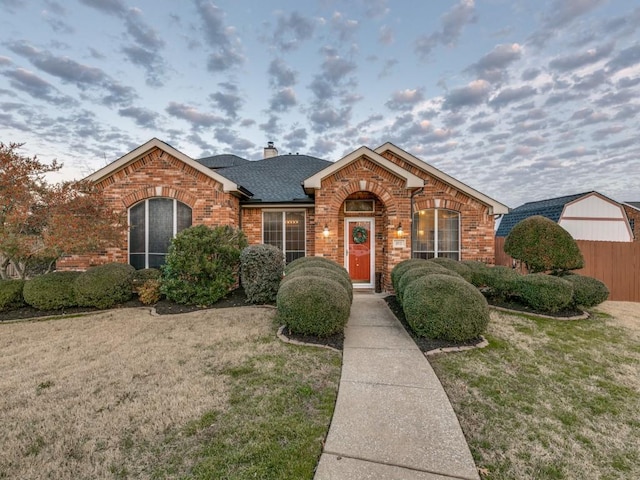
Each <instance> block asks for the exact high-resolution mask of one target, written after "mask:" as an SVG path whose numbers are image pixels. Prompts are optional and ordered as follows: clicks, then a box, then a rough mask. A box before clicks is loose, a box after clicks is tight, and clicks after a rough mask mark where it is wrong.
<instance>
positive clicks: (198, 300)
mask: <svg viewBox="0 0 640 480" xmlns="http://www.w3.org/2000/svg"><path fill="white" fill-rule="evenodd" d="M246 246H247V239H246V237H245V235H244V233H243V232H242V231H241V230H237V229H235V228H233V227H230V226H228V225H224V226H218V227H215V228H210V227H207V226H206V225H197V226H195V227H189V228H187V229H185V230H182V231H181V232H180V233H178V234H177V235H176V236H175V237H174V239H173V240H172V241H171V245H170V246H169V253H168V254H167V260H166V263H165V264H164V266H163V267H162V288H161V291H162V293H163V294H164V295H166V296H167V298H168V299H169V300H172V301H174V302H176V303H182V304H187V305H212V304H214V303H216V302H217V301H218V300H220V299H221V298H222V297H224V296H225V295H226V294H227V293H228V292H229V290H230V289H231V288H232V287H233V286H234V285H235V284H236V282H237V279H238V277H237V273H238V269H239V267H240V253H241V252H242V249H243V248H245V247H246Z"/></svg>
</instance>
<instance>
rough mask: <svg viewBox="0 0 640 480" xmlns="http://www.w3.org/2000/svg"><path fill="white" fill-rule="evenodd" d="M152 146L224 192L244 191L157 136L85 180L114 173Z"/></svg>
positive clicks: (95, 180)
mask: <svg viewBox="0 0 640 480" xmlns="http://www.w3.org/2000/svg"><path fill="white" fill-rule="evenodd" d="M154 148H159V149H160V150H162V151H163V152H166V153H168V154H169V155H171V156H173V157H175V158H177V159H178V160H180V161H182V162H184V163H186V164H187V165H189V166H190V167H192V168H194V169H195V170H197V171H199V172H200V173H203V174H204V175H206V176H207V177H210V178H212V179H213V180H215V181H216V182H218V183H221V184H222V188H223V190H224V192H226V193H244V192H242V191H241V188H240V186H239V185H237V184H236V183H234V182H232V181H231V180H229V179H227V178H225V177H223V176H222V175H220V174H219V173H216V172H214V171H213V170H211V169H210V168H207V167H205V166H204V165H202V164H201V163H199V162H197V161H195V160H193V159H192V158H191V157H188V156H187V155H185V154H184V153H182V152H180V151H178V150H176V149H175V148H173V147H172V146H171V145H168V144H166V143H164V142H163V141H161V140H158V139H157V138H152V139H151V140H149V141H148V142H147V143H144V144H142V145H140V146H139V147H138V148H136V149H135V150H132V151H131V152H129V153H127V154H126V155H124V156H123V157H120V158H119V159H118V160H115V161H114V162H111V163H110V164H109V165H107V166H106V167H104V168H101V169H100V170H98V171H97V172H94V173H92V174H91V175H89V176H88V177H87V178H86V180H90V181H92V182H99V181H101V180H104V179H105V178H107V177H109V176H110V175H113V174H114V173H116V172H118V171H120V170H122V169H123V168H125V167H126V166H127V165H130V164H132V163H133V162H135V161H136V160H138V159H139V158H141V157H143V156H144V155H146V154H147V153H149V151H150V150H153V149H154Z"/></svg>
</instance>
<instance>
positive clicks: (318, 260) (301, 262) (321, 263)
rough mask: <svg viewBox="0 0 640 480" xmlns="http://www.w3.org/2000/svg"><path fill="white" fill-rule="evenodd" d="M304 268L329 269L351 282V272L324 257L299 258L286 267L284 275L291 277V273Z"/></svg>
mask: <svg viewBox="0 0 640 480" xmlns="http://www.w3.org/2000/svg"><path fill="white" fill-rule="evenodd" d="M304 267H323V268H329V269H331V270H333V271H335V272H337V273H339V274H340V275H342V276H343V277H344V278H346V279H347V280H349V281H351V277H350V276H349V272H347V270H346V269H345V268H344V267H342V266H340V265H338V264H337V263H336V262H334V261H333V260H329V259H328V258H324V257H301V258H297V259H296V260H294V261H293V262H291V263H289V264H288V265H287V266H286V267H285V269H284V274H285V276H286V275H289V274H290V273H293V272H295V271H296V270H297V269H299V268H304Z"/></svg>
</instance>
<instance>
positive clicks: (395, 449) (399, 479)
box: [315, 293, 480, 480]
mask: <svg viewBox="0 0 640 480" xmlns="http://www.w3.org/2000/svg"><path fill="white" fill-rule="evenodd" d="M451 478H457V479H473V480H478V479H479V478H480V477H479V475H478V472H477V469H476V466H475V464H474V462H473V458H472V457H471V453H470V451H469V447H468V445H467V442H466V440H465V438H464V436H463V434H462V430H461V429H460V424H459V423H458V419H457V417H456V415H455V413H454V412H453V409H452V408H451V404H450V403H449V399H448V398H447V395H446V394H445V392H444V389H443V388H442V385H441V384H440V381H439V380H438V378H437V377H436V375H435V373H434V372H433V370H432V368H431V365H429V362H427V360H426V358H425V357H424V355H423V354H422V352H420V350H419V349H418V347H417V346H416V344H415V343H414V342H413V340H412V339H411V337H410V336H409V335H408V334H407V333H406V332H405V330H404V328H403V327H402V325H401V324H400V322H398V320H397V319H396V318H395V316H394V315H393V313H392V312H391V310H389V308H388V307H387V305H386V303H385V301H384V300H383V299H382V297H380V296H378V295H375V294H371V293H369V294H366V293H359V294H358V293H357V294H356V295H355V296H354V299H353V305H352V307H351V316H350V317H349V323H348V324H347V328H346V331H345V342H344V353H343V364H342V378H341V380H340V390H339V391H338V399H337V403H336V408H335V412H334V414H333V420H332V421H331V428H330V429H329V435H328V436H327V441H326V443H325V446H324V451H323V453H322V456H321V458H320V463H319V464H318V469H317V471H316V475H315V480H355V479H358V480H360V479H376V480H412V479H416V480H445V479H451Z"/></svg>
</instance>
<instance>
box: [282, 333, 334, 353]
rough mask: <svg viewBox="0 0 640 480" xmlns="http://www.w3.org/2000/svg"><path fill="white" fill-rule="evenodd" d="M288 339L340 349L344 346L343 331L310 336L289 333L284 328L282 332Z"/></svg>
mask: <svg viewBox="0 0 640 480" xmlns="http://www.w3.org/2000/svg"><path fill="white" fill-rule="evenodd" d="M282 333H283V334H284V335H285V336H286V337H287V338H289V339H290V340H296V341H298V342H304V343H312V344H314V345H324V346H327V347H332V348H335V349H336V350H342V349H343V347H344V333H343V332H340V333H336V334H334V335H331V336H329V337H312V336H311V335H298V334H297V333H291V332H289V331H288V330H287V329H286V328H285V329H284V331H283V332H282Z"/></svg>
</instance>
